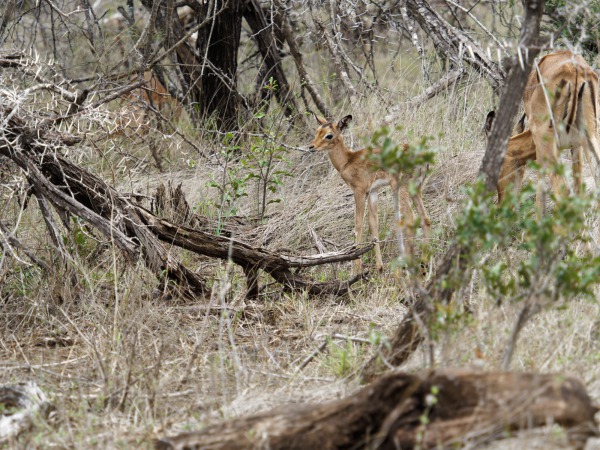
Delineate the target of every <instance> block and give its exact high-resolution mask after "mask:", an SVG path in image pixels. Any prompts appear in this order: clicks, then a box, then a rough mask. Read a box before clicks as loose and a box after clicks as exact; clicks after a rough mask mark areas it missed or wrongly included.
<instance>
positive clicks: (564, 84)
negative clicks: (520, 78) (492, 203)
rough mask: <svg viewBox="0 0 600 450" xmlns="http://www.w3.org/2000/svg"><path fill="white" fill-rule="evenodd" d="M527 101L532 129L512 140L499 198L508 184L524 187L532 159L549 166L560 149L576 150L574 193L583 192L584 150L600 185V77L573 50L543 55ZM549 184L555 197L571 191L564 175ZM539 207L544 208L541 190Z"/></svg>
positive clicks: (527, 89) (531, 78) (553, 177)
mask: <svg viewBox="0 0 600 450" xmlns="http://www.w3.org/2000/svg"><path fill="white" fill-rule="evenodd" d="M523 103H524V106H525V115H526V116H527V118H528V121H529V130H526V131H524V132H523V133H520V134H517V135H515V136H513V137H511V138H510V140H509V143H508V147H507V152H506V159H505V161H504V165H503V167H502V169H501V173H500V180H499V183H498V198H499V200H502V197H503V195H504V190H505V189H506V186H507V185H508V184H512V183H514V185H515V186H516V187H517V188H518V187H519V186H520V184H521V180H522V175H523V170H524V166H525V164H526V163H527V161H529V160H533V159H537V160H538V161H539V162H540V164H541V165H542V167H545V168H549V167H551V166H552V165H555V164H556V163H557V162H558V151H559V149H563V148H571V149H572V150H571V152H572V163H573V177H574V185H575V192H576V193H580V192H581V184H582V180H581V151H582V148H583V149H584V150H585V154H586V157H587V159H588V161H589V163H590V165H591V166H592V170H593V173H594V178H595V180H596V184H598V182H599V179H600V173H599V170H598V167H599V166H598V163H599V162H600V141H599V138H598V125H597V117H598V113H597V105H598V75H597V74H596V72H594V70H593V69H592V68H591V67H590V66H589V65H588V64H587V62H586V61H585V60H584V59H583V58H582V57H581V56H579V55H575V54H574V53H572V52H570V51H559V52H555V53H551V54H549V55H546V56H544V57H543V58H542V59H541V60H540V61H539V63H538V64H537V67H536V68H535V69H534V70H533V71H532V72H531V74H530V75H529V78H528V80H527V86H526V87H525V91H524V94H523ZM489 118H490V117H489V116H488V120H489ZM489 123H490V125H489V126H488V128H489V127H490V126H491V122H489ZM550 181H551V184H552V189H553V191H554V193H555V195H563V194H564V193H565V191H567V185H566V182H565V179H564V176H563V175H561V174H556V173H553V172H552V171H551V172H550ZM538 187H539V184H538ZM537 203H538V208H540V209H541V207H542V205H541V195H540V192H539V191H538V195H537Z"/></svg>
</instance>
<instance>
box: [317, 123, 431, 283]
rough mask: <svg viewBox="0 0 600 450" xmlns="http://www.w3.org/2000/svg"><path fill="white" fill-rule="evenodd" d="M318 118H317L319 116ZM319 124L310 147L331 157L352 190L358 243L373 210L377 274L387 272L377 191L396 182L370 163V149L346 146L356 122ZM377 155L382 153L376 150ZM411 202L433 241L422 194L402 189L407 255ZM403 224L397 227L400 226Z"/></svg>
mask: <svg viewBox="0 0 600 450" xmlns="http://www.w3.org/2000/svg"><path fill="white" fill-rule="evenodd" d="M315 117H316V116H315ZM316 118H317V121H318V122H319V125H320V126H319V128H318V129H317V132H316V135H315V138H314V139H313V141H312V143H311V144H310V147H309V148H310V149H311V150H322V151H327V152H328V153H329V158H330V159H331V163H332V164H333V166H334V167H335V168H336V170H337V171H338V172H339V173H340V175H341V176H342V179H343V180H344V181H345V182H346V184H347V185H348V186H349V187H350V189H352V192H353V193H354V202H355V206H356V208H355V234H356V243H357V244H359V243H361V242H362V232H363V223H364V219H365V205H366V204H368V207H369V227H370V229H371V235H372V236H373V239H375V258H376V267H377V270H381V269H382V268H383V261H382V259H381V249H380V247H379V241H378V239H379V220H378V217H377V191H378V189H380V188H381V187H383V186H387V185H391V186H392V188H393V187H395V186H394V185H395V183H396V181H395V180H394V178H393V177H391V176H390V175H389V174H388V173H386V172H384V171H383V170H375V168H374V166H373V163H371V162H370V161H369V159H368V153H367V152H368V149H366V148H365V149H362V150H358V151H356V152H353V151H352V150H350V149H349V148H348V147H347V146H346V144H345V143H344V138H343V136H342V131H343V130H344V129H345V128H346V127H347V126H348V123H349V122H350V121H351V120H352V116H345V117H344V118H342V119H341V120H340V121H339V122H338V123H333V122H328V121H327V120H325V119H324V118H322V117H316ZM373 151H374V152H378V151H379V150H377V149H374V150H373ZM411 200H412V202H413V203H414V205H415V207H416V209H417V213H418V214H419V217H420V219H421V226H422V228H423V234H424V236H425V238H429V234H430V228H431V223H430V220H429V216H428V215H427V212H426V211H425V206H424V205H423V200H422V198H421V194H420V193H417V194H415V195H414V196H413V197H412V198H411V196H410V195H409V193H408V191H407V189H406V188H405V187H403V186H401V187H400V189H399V205H400V211H401V213H402V225H403V228H404V230H405V231H404V233H405V236H406V239H405V249H406V252H407V254H409V255H412V254H413V231H412V230H413V228H414V213H413V210H412V208H411ZM399 225H400V224H397V226H399ZM360 270H361V261H360V260H357V261H355V265H354V271H355V272H356V273H357V272H359V271H360Z"/></svg>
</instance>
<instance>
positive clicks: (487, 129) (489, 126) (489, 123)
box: [483, 111, 496, 136]
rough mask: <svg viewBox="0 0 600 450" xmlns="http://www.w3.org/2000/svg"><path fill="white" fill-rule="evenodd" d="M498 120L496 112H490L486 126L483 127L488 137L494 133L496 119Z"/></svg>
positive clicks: (486, 119)
mask: <svg viewBox="0 0 600 450" xmlns="http://www.w3.org/2000/svg"><path fill="white" fill-rule="evenodd" d="M495 118H496V111H490V112H489V113H488V115H487V117H486V118H485V125H484V126H483V131H484V132H485V134H486V136H487V135H489V134H490V132H491V131H492V125H494V119H495Z"/></svg>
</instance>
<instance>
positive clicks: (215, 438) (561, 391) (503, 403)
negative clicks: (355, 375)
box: [156, 370, 598, 450]
mask: <svg viewBox="0 0 600 450" xmlns="http://www.w3.org/2000/svg"><path fill="white" fill-rule="evenodd" d="M597 410H598V409H597V408H596V407H595V406H594V405H593V404H592V401H591V399H590V398H589V396H588V394H587V392H586V390H585V387H584V386H583V385H582V384H581V382H579V381H578V380H576V379H574V378H564V377H563V376H561V375H551V374H550V375H538V374H527V373H525V374H523V373H519V374H515V373H508V372H500V373H478V372H469V371H460V370H444V371H437V372H432V373H429V374H425V375H422V376H420V375H411V374H406V373H394V374H391V375H388V376H384V377H382V378H381V379H379V380H377V381H376V382H375V383H373V384H372V385H370V386H367V387H365V388H363V389H362V390H360V391H358V392H357V393H355V394H353V395H350V396H348V397H346V398H343V399H341V400H335V401H331V402H328V403H323V404H317V405H298V404H296V405H294V406H293V407H292V408H290V407H288V408H280V409H278V410H273V411H267V412H264V413H261V414H257V415H254V416H250V417H241V418H238V419H234V420H232V421H230V422H225V423H223V424H220V425H213V426H209V427H207V428H205V429H204V430H202V431H198V432H191V433H184V434H181V435H178V436H174V437H167V438H163V439H160V440H159V441H158V442H157V443H156V448H157V449H161V450H183V449H188V450H192V449H211V450H217V449H228V450H237V449H240V450H241V449H252V448H256V449H259V448H260V449H262V448H269V449H271V450H279V449H281V450H283V449H289V450H293V449H298V450H300V449H322V450H334V449H349V448H353V449H372V448H377V449H390V450H391V449H398V448H401V449H414V448H420V449H433V448H435V449H438V448H444V449H445V448H458V447H460V446H461V444H465V443H468V444H471V446H472V447H475V448H476V447H478V446H481V445H483V444H484V443H485V442H489V441H491V440H494V439H502V438H503V437H505V436H506V435H507V432H509V431H511V430H524V429H531V428H533V427H539V426H544V425H546V424H547V423H558V424H560V425H562V426H564V427H565V428H566V429H567V435H568V437H569V439H570V441H571V443H572V444H574V445H575V446H577V447H578V448H582V447H583V445H585V442H586V440H587V439H588V438H589V437H590V436H597V435H598V427H597V424H596V422H595V420H594V414H595V413H596V411H597ZM423 418H424V419H425V421H424V420H423Z"/></svg>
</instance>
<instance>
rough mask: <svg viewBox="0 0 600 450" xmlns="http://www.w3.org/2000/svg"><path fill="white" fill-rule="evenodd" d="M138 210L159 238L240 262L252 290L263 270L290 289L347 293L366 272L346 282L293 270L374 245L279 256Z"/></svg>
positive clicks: (358, 252) (358, 253)
mask: <svg viewBox="0 0 600 450" xmlns="http://www.w3.org/2000/svg"><path fill="white" fill-rule="evenodd" d="M137 212H138V214H139V215H140V217H143V219H144V222H145V225H146V226H147V227H148V229H150V230H151V231H152V233H154V234H155V235H156V236H157V237H158V238H159V239H160V240H162V241H164V242H168V243H170V244H172V245H176V246H177V247H181V248H184V249H186V250H189V251H192V252H194V253H197V254H199V255H204V256H210V257H213V258H219V259H223V260H231V261H233V262H234V263H236V264H238V265H240V266H241V267H242V268H244V271H245V272H246V273H247V274H249V275H250V277H249V290H250V291H252V290H253V288H254V286H253V284H254V282H255V280H254V278H255V276H256V274H254V273H252V272H253V271H256V270H259V269H260V270H264V271H265V272H267V273H268V274H269V275H271V276H272V277H273V278H274V279H275V281H277V282H278V283H281V284H283V285H284V287H285V288H286V289H287V290H306V291H307V292H308V293H309V294H311V295H323V294H335V295H344V294H345V293H347V292H348V289H349V288H350V286H351V285H352V284H354V283H356V282H357V281H359V280H361V279H363V278H364V276H365V275H366V274H365V275H359V276H357V277H354V278H352V279H351V280H348V281H345V282H338V281H333V282H328V283H315V282H313V281H311V280H307V279H306V278H304V277H302V276H300V275H298V274H295V273H293V272H292V271H291V269H293V268H300V267H310V266H317V265H322V264H330V263H334V262H340V261H351V260H353V259H356V258H358V257H360V256H361V255H363V254H365V253H366V252H368V251H369V250H371V249H372V248H373V244H369V245H366V246H363V247H360V248H355V247H351V248H349V249H347V250H343V251H339V252H330V253H326V254H322V255H312V256H288V255H279V254H277V253H274V252H271V251H269V250H266V249H263V248H254V247H252V246H250V245H248V244H246V243H244V242H240V241H237V240H235V239H233V238H229V237H222V236H215V235H214V234H210V233H207V232H205V231H201V230H194V229H192V228H188V227H184V226H179V225H176V224H174V223H170V222H168V221H167V220H164V219H160V218H158V217H156V216H155V215H154V214H152V213H151V212H150V211H147V210H145V209H144V208H141V207H139V206H138V207H137Z"/></svg>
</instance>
